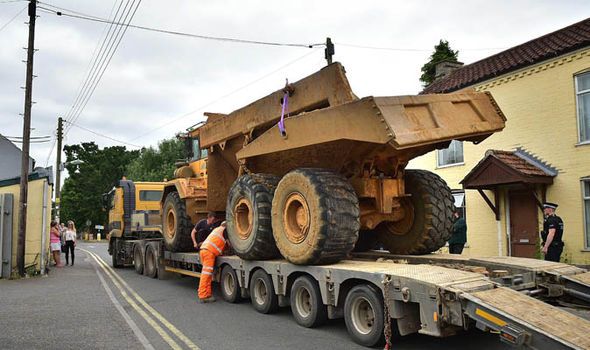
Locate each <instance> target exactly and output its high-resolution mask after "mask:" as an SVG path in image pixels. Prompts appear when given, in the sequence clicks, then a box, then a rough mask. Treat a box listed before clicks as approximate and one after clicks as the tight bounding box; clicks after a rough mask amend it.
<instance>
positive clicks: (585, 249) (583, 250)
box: [580, 248, 590, 253]
mask: <svg viewBox="0 0 590 350" xmlns="http://www.w3.org/2000/svg"><path fill="white" fill-rule="evenodd" d="M580 251H581V252H582V253H590V248H584V249H582V250H580Z"/></svg>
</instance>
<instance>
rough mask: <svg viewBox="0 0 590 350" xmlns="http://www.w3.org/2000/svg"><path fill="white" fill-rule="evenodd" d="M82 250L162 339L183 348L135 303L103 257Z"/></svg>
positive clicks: (175, 346) (173, 346)
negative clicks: (104, 262)
mask: <svg viewBox="0 0 590 350" xmlns="http://www.w3.org/2000/svg"><path fill="white" fill-rule="evenodd" d="M81 250H82V251H84V252H86V253H88V254H90V255H91V256H92V257H93V258H94V260H95V261H96V263H97V264H98V265H99V266H100V267H101V268H102V269H103V270H104V272H105V273H106V274H107V275H108V276H109V278H110V279H111V281H112V282H113V284H114V285H115V287H117V289H119V291H120V292H121V295H122V296H123V298H125V300H126V301H127V303H129V305H131V307H133V308H134V309H135V311H137V313H138V314H139V315H140V316H141V317H143V319H144V320H145V321H146V322H147V323H148V324H149V325H150V326H152V328H153V329H154V330H155V331H156V332H158V334H160V336H161V337H162V339H164V341H165V342H166V343H168V345H170V347H171V348H172V349H174V350H180V349H182V348H181V347H180V345H178V343H177V342H175V341H174V340H173V339H172V338H171V337H170V335H168V333H166V331H164V330H163V329H162V327H160V325H158V324H157V323H156V321H154V319H152V318H151V317H150V316H149V315H148V314H146V312H145V311H143V310H142V309H141V308H140V307H139V305H137V303H135V301H133V299H132V298H131V297H130V296H129V295H128V294H127V292H126V291H125V290H124V289H123V287H122V286H121V284H120V283H119V282H118V281H117V280H116V279H115V278H114V277H113V276H112V274H111V272H110V271H109V270H108V269H107V268H105V267H104V265H103V261H102V259H101V258H100V257H99V256H97V255H96V254H94V253H93V252H90V251H88V250H86V249H81Z"/></svg>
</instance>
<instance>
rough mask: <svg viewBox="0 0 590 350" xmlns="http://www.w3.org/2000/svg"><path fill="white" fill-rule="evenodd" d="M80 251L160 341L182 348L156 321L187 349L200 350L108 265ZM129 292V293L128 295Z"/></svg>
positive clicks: (177, 348) (95, 255) (90, 253)
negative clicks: (115, 288) (91, 259)
mask: <svg viewBox="0 0 590 350" xmlns="http://www.w3.org/2000/svg"><path fill="white" fill-rule="evenodd" d="M81 250H82V251H84V252H86V254H88V255H90V256H91V257H92V258H93V259H94V260H95V261H96V263H97V264H98V266H99V267H100V268H101V269H102V271H103V272H104V274H105V275H106V276H108V277H109V278H110V280H111V281H112V282H113V284H114V285H115V287H117V289H118V290H119V292H121V295H122V296H123V298H124V299H125V300H126V301H127V303H129V305H131V307H132V308H133V309H134V310H135V311H137V313H138V314H139V315H140V316H141V317H142V318H143V319H144V320H145V321H146V322H147V323H148V324H149V325H150V326H151V327H152V328H153V329H154V330H155V331H156V332H158V334H159V335H160V336H161V337H162V339H163V340H164V341H165V342H166V343H168V345H170V347H171V348H172V349H174V350H181V349H182V347H181V346H180V345H179V344H178V343H177V342H176V341H175V340H174V339H172V337H170V335H169V334H168V333H167V332H166V331H165V330H164V329H163V328H162V327H161V326H160V325H159V324H158V323H157V322H156V320H158V321H160V323H161V324H162V325H164V327H166V328H167V329H168V331H170V332H171V333H172V334H174V335H175V336H176V337H177V338H178V339H180V340H181V341H182V342H183V343H184V344H185V345H186V346H187V347H188V348H189V349H193V350H200V348H199V347H198V346H197V345H195V344H194V343H193V342H192V341H191V340H190V339H189V338H188V337H187V336H186V335H184V334H183V333H182V332H181V331H180V330H178V328H176V327H175V326H174V325H173V324H172V323H170V322H169V321H168V320H167V319H166V318H164V317H163V316H162V315H161V314H160V313H159V312H158V311H156V310H155V309H154V308H153V307H151V306H150V305H149V304H148V303H147V302H146V301H145V300H143V298H142V297H140V296H139V294H137V293H136V292H135V291H134V290H133V288H131V287H130V286H129V285H128V284H127V282H125V280H123V278H121V276H119V274H118V273H116V272H115V271H114V270H113V269H112V268H111V267H110V266H109V265H107V264H106V263H105V262H104V260H102V258H101V257H100V256H98V255H97V254H95V253H93V252H91V251H88V250H86V249H81ZM128 292H129V293H128ZM138 304H139V305H141V306H143V307H144V308H145V310H147V312H149V313H150V314H151V316H150V315H148V313H147V312H146V311H144V310H143V309H142V308H141V307H140V306H139V305H138Z"/></svg>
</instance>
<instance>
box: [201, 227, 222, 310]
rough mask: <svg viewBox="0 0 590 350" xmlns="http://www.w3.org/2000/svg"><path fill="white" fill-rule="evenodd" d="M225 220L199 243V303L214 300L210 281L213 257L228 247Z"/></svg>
mask: <svg viewBox="0 0 590 350" xmlns="http://www.w3.org/2000/svg"><path fill="white" fill-rule="evenodd" d="M225 227H226V223H225V221H224V222H222V223H221V225H219V227H217V228H216V229H214V230H213V231H212V232H211V233H210V234H209V236H208V237H207V239H205V241H204V242H203V244H201V250H200V251H199V256H200V257H201V265H202V266H203V269H202V271H201V278H200V280H199V301H200V302H201V303H212V302H214V301H215V298H214V297H213V292H212V291H211V282H212V280H213V269H214V267H215V258H217V257H218V256H220V255H221V254H223V251H224V250H226V249H227V248H229V241H228V240H227V230H226V229H225Z"/></svg>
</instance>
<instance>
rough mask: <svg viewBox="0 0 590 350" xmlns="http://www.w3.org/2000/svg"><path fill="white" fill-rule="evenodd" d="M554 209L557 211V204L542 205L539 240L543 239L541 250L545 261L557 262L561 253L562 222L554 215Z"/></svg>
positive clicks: (547, 203) (546, 203)
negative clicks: (541, 223) (542, 218)
mask: <svg viewBox="0 0 590 350" xmlns="http://www.w3.org/2000/svg"><path fill="white" fill-rule="evenodd" d="M555 209H557V204H555V203H550V202H545V203H543V214H544V215H545V220H544V221H543V231H542V232H541V238H543V248H542V249H543V254H545V260H548V261H556V262H559V258H560V256H561V252H562V251H563V240H562V238H563V221H562V220H561V218H560V217H559V216H557V215H555Z"/></svg>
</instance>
